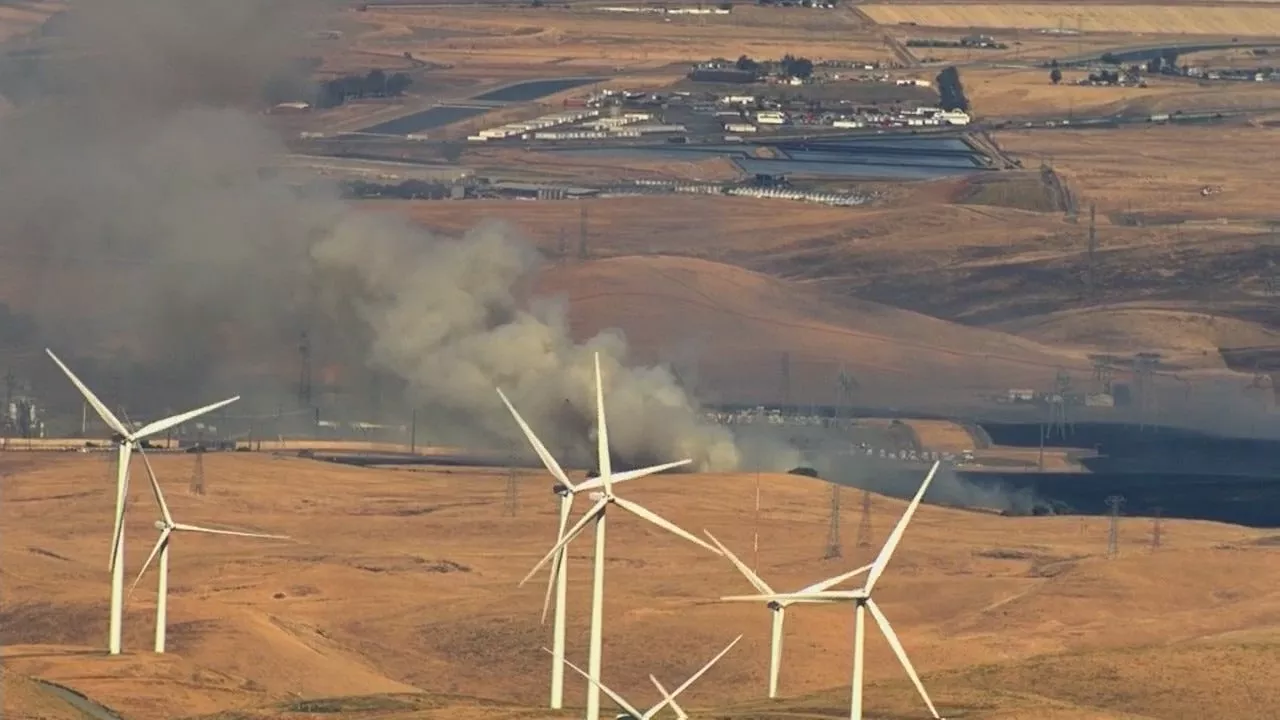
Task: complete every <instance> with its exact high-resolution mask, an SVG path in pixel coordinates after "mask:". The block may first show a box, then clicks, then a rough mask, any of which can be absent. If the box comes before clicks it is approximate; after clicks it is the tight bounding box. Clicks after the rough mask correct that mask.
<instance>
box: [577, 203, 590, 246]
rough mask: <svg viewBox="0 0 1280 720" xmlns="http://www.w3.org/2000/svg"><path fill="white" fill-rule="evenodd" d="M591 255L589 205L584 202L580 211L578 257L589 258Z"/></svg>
mask: <svg viewBox="0 0 1280 720" xmlns="http://www.w3.org/2000/svg"><path fill="white" fill-rule="evenodd" d="M590 257H591V255H590V253H588V252H587V206H586V204H583V206H582V209H581V210H580V211H579V213H578V259H579V260H587V259H588V258H590Z"/></svg>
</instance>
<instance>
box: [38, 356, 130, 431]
mask: <svg viewBox="0 0 1280 720" xmlns="http://www.w3.org/2000/svg"><path fill="white" fill-rule="evenodd" d="M44 351H45V352H46V353H48V355H49V358H50V359H52V360H53V361H54V362H55V363H57V364H58V367H60V368H62V372H63V374H65V375H66V376H67V378H68V379H69V380H71V384H72V385H75V386H76V389H77V390H79V391H80V394H81V395H83V396H84V399H85V402H87V403H89V406H90V407H92V408H93V411H94V412H96V413H98V417H100V418H102V422H104V423H106V424H107V427H109V428H111V431H112V432H114V433H117V434H120V435H124V436H126V437H127V436H128V435H129V428H127V427H125V425H124V423H122V422H120V418H118V417H116V416H115V415H114V414H112V412H111V409H110V408H108V407H107V406H106V405H105V404H103V402H102V401H101V400H99V399H98V396H97V395H94V394H93V391H92V390H90V389H89V388H88V386H87V385H85V384H84V383H82V382H80V378H78V377H76V374H75V373H73V372H71V368H69V367H67V366H66V365H64V364H62V361H61V360H59V359H58V356H57V355H54V354H53V351H52V350H50V349H49V348H45V349H44Z"/></svg>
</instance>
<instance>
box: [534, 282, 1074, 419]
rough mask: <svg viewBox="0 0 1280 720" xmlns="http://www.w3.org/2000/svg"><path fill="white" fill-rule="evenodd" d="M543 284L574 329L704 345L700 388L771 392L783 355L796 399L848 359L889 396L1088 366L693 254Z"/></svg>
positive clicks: (646, 341)
mask: <svg viewBox="0 0 1280 720" xmlns="http://www.w3.org/2000/svg"><path fill="white" fill-rule="evenodd" d="M542 284H543V286H544V287H547V288H549V289H552V288H554V289H559V290H560V291H561V292H564V293H566V295H567V297H568V302H569V312H570V319H571V322H572V327H573V330H574V333H575V335H576V336H578V337H587V336H590V335H593V334H595V333H597V332H600V331H603V330H608V329H611V328H617V329H621V330H622V331H623V332H625V334H626V336H627V338H628V340H629V341H630V342H631V344H632V345H633V346H634V348H635V349H636V352H637V355H638V357H640V358H643V359H646V360H655V359H658V358H660V357H662V356H663V353H664V350H668V349H672V348H675V347H678V346H680V345H681V344H684V343H691V344H693V345H694V346H696V347H697V348H699V350H700V353H699V378H700V383H705V384H706V385H707V386H709V387H710V388H719V389H721V390H722V391H725V390H728V389H730V388H755V390H756V391H757V393H758V394H759V393H762V392H768V393H772V391H773V390H774V389H773V388H761V387H760V382H759V379H760V378H765V377H776V372H771V369H773V368H776V367H777V364H778V362H779V354H780V353H781V352H782V351H783V350H785V351H787V352H789V353H790V354H791V365H792V367H793V368H795V369H796V372H795V377H794V378H793V380H792V386H791V393H792V397H793V398H795V399H797V401H799V402H812V401H816V400H818V399H819V398H822V397H824V393H828V392H829V388H830V386H831V382H832V379H833V378H834V377H835V376H836V375H837V374H838V372H839V369H840V367H842V366H843V367H846V368H848V370H849V371H850V372H852V373H853V374H854V376H855V377H857V378H859V382H860V384H861V386H862V388H863V389H862V390H861V391H860V396H861V397H864V398H872V397H874V398H879V399H883V400H884V401H886V402H891V401H892V400H891V398H895V397H896V398H898V400H902V399H903V398H905V397H907V396H910V395H912V394H913V393H915V392H918V391H919V389H920V387H921V385H922V384H927V385H928V386H929V387H930V388H937V387H938V386H939V385H943V386H946V387H949V388H951V389H952V391H953V392H967V391H964V390H961V389H962V388H965V387H966V385H967V384H968V383H971V382H973V378H975V377H988V376H991V377H999V378H1000V382H1004V383H1007V382H1013V381H1014V379H1016V378H1022V379H1023V381H1025V382H1030V381H1032V379H1033V378H1038V377H1040V376H1043V375H1044V374H1045V373H1046V372H1048V370H1047V368H1051V367H1054V366H1055V365H1056V364H1064V365H1068V366H1077V365H1082V364H1084V363H1085V362H1086V361H1085V360H1084V357H1083V355H1073V354H1071V353H1069V352H1064V351H1060V350H1057V349H1053V348H1050V347H1048V346H1042V345H1037V344H1035V343H1030V342H1027V341H1025V340H1022V339H1020V338H1017V337H1014V336H1012V335H1003V334H999V333H992V332H990V331H986V330H980V329H976V328H965V327H962V326H959V325H955V324H953V323H948V322H944V321H941V320H937V319H934V318H930V317H927V316H924V315H918V314H916V313H911V312H907V311H903V310H897V309H894V308H889V307H886V306H883V305H877V304H875V303H865V302H856V301H849V300H841V299H837V298H831V297H823V296H822V295H820V294H818V293H816V292H813V291H812V290H810V289H806V288H805V287H803V286H801V285H797V284H791V283H786V282H783V281H779V280H775V279H773V278H770V277H767V276H765V275H760V274H757V273H752V272H749V271H746V270H743V269H741V268H738V267H735V266H732V265H725V264H720V263H713V262H709V261H705V260H697V259H692V258H680V257H625V258H615V259H611V260H602V261H596V262H591V263H587V264H572V265H567V266H563V267H560V268H556V269H554V270H552V271H550V272H548V273H547V274H546V275H545V276H544V277H543V278H542ZM988 374H989V375H988ZM753 378H754V379H755V380H754V382H753ZM931 392H932V390H931ZM773 396H774V395H772V394H770V395H769V397H773ZM868 401H869V400H868Z"/></svg>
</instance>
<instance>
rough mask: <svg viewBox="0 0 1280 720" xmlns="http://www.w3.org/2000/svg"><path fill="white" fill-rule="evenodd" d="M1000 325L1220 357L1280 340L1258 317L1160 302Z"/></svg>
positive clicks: (1133, 348)
mask: <svg viewBox="0 0 1280 720" xmlns="http://www.w3.org/2000/svg"><path fill="white" fill-rule="evenodd" d="M1002 328H1003V329H1004V330H1006V331H1008V332H1012V333H1016V334H1017V335H1019V336H1021V337H1027V338H1033V339H1036V340H1039V341H1041V342H1044V343H1048V344H1060V343H1065V344H1070V345H1091V346H1093V347H1096V348H1098V349H1099V350H1104V351H1107V352H1111V353H1132V352H1140V351H1142V350H1146V349H1148V348H1152V347H1158V348H1161V349H1162V350H1164V351H1166V352H1172V353H1173V354H1175V355H1178V354H1185V355H1188V356H1190V358H1195V357H1196V356H1202V357H1205V358H1206V359H1211V360H1212V362H1214V363H1215V364H1216V363H1220V362H1221V359H1220V357H1219V356H1218V352H1217V351H1218V348H1224V347H1228V348H1229V347H1256V346H1267V345H1280V332H1277V331H1276V330H1273V329H1271V328H1269V327H1266V326H1264V325H1261V324H1259V323H1256V322H1249V321H1247V320H1239V319H1236V318H1231V317H1221V316H1215V315H1210V314H1208V313H1203V312H1194V311H1188V310H1185V309H1180V308H1177V307H1176V306H1175V307H1161V306H1160V305H1159V304H1158V303H1155V304H1153V303H1132V304H1125V305H1119V306H1106V307H1100V308H1090V309H1089V310H1088V311H1087V312H1086V311H1081V310H1064V311H1062V312H1056V313H1051V314H1049V315H1044V316H1040V317H1037V318H1033V319H1030V320H1026V321H1020V322H1016V323H1009V324H1006V325H1004V326H1002Z"/></svg>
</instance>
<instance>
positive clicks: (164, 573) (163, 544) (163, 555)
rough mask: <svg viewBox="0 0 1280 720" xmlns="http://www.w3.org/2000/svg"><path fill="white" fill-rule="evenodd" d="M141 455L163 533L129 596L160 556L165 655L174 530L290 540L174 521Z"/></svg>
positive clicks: (159, 647)
mask: <svg viewBox="0 0 1280 720" xmlns="http://www.w3.org/2000/svg"><path fill="white" fill-rule="evenodd" d="M138 454H139V455H141V456H142V462H143V463H145V464H146V466H147V479H148V480H150V481H151V493H152V494H153V495H155V498H156V505H158V506H159V507H160V517H161V519H160V520H157V521H156V529H157V530H159V531H160V537H159V539H157V540H156V544H155V547H153V548H151V554H150V555H148V556H147V561H146V562H145V563H143V564H142V570H141V571H139V572H138V577H137V578H135V579H134V581H133V587H130V588H129V594H130V595H133V591H134V590H135V589H136V588H137V587H138V582H139V581H140V580H142V576H143V575H145V574H146V572H147V568H149V567H151V561H152V560H155V559H156V554H157V553H159V555H160V565H159V568H158V569H159V572H160V578H159V580H158V581H157V586H156V648H155V649H156V652H158V653H163V652H164V636H165V618H166V615H167V613H168V607H169V541H170V540H171V539H172V536H173V533H174V532H175V531H182V532H196V533H205V534H208V535H235V536H238V537H252V538H272V539H275V540H288V539H289V536H287V535H267V534H265V533H251V532H244V531H241V530H215V529H213V528H207V527H200V526H199V525H186V524H184V523H179V522H174V521H173V515H171V514H170V513H169V505H168V504H167V503H165V501H164V493H162V492H160V483H159V482H158V481H157V480H156V473H155V470H152V469H151V460H149V459H148V458H147V454H146V453H145V452H142V451H141V450H139V451H138Z"/></svg>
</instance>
